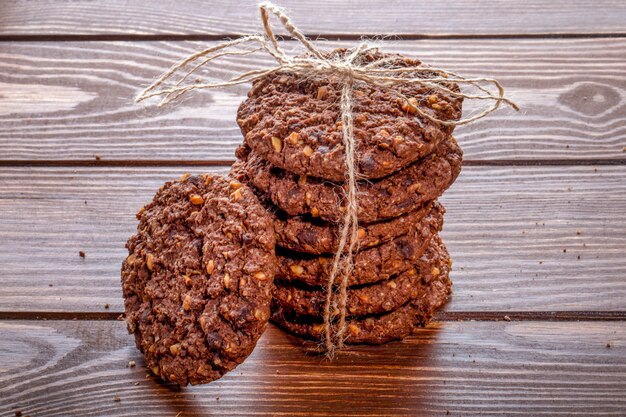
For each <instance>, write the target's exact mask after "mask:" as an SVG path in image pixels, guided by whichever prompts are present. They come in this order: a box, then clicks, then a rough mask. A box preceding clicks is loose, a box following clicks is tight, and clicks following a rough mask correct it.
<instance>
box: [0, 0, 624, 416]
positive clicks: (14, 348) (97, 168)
mask: <svg viewBox="0 0 626 417" xmlns="http://www.w3.org/2000/svg"><path fill="white" fill-rule="evenodd" d="M557 3H562V4H560V5H559V4H557ZM281 5H283V6H285V7H287V9H288V10H289V11H290V12H291V16H292V18H293V19H294V21H295V22H296V23H297V24H299V25H300V27H301V28H302V29H303V30H304V31H305V32H306V33H307V34H310V35H311V36H317V35H319V36H322V37H324V38H326V39H328V42H326V46H328V47H331V46H339V45H351V44H353V43H354V42H355V40H358V38H359V37H360V36H361V35H362V34H371V35H375V34H387V35H397V37H396V36H394V37H389V38H386V39H385V40H384V41H382V42H381V44H382V46H383V47H384V48H385V49H388V50H392V51H398V52H402V53H406V54H409V55H414V56H418V57H420V58H422V59H423V60H424V61H426V62H429V63H432V64H434V65H437V66H440V67H444V68H449V69H451V70H455V71H458V72H461V73H463V74H465V75H469V76H475V75H484V76H491V77H495V78H498V79H499V80H500V81H501V82H502V83H503V84H504V85H505V86H506V87H507V88H508V91H509V93H510V95H511V97H512V98H513V99H514V100H516V101H517V102H518V103H519V104H520V105H521V107H522V111H521V112H520V113H517V114H516V113H514V112H512V111H501V112H498V113H497V114H495V115H494V116H493V117H490V118H488V119H485V120H481V121H479V122H477V123H475V124H474V125H471V126H468V127H462V128H459V129H458V130H457V136H458V139H459V141H460V143H461V144H462V146H463V148H464V150H465V155H466V158H465V159H466V161H465V166H464V169H463V173H462V174H461V177H460V179H459V180H458V182H457V183H456V184H455V185H454V186H453V187H452V189H451V190H450V191H449V192H448V193H447V194H446V195H445V197H444V198H443V199H442V201H443V202H444V204H445V206H446V207H447V209H448V214H447V216H446V226H445V231H444V233H443V234H444V238H445V240H446V243H448V245H449V249H450V252H451V253H452V256H453V258H454V265H455V267H454V273H453V279H454V283H455V292H454V298H453V300H452V302H451V303H449V305H448V306H447V308H446V309H445V311H444V312H443V313H442V314H440V315H439V316H438V318H437V320H436V322H435V323H434V324H433V325H432V326H430V327H429V328H427V329H424V330H423V331H420V332H419V333H418V334H417V335H415V336H413V337H410V338H408V339H407V340H405V341H403V342H395V343H390V344H388V345H385V346H382V347H354V348H351V349H349V350H347V351H345V352H344V353H342V354H341V355H340V356H339V358H338V359H337V360H335V361H334V362H328V361H326V360H323V359H322V358H320V357H318V356H316V355H313V354H311V353H310V352H308V351H307V350H306V349H305V348H304V347H302V346H301V345H300V344H299V342H298V340H297V339H296V338H294V337H292V336H289V335H286V334H284V333H282V332H281V331H279V330H278V329H276V328H275V327H273V326H270V328H269V329H268V331H267V332H266V334H265V335H264V336H263V338H262V339H261V341H260V342H259V345H258V347H257V349H256V350H255V351H254V353H253V355H252V356H251V357H250V358H249V359H248V360H247V361H246V362H245V363H244V364H243V365H241V366H240V367H239V368H237V369H236V370H235V371H234V372H232V373H230V374H228V375H227V376H226V377H224V378H223V379H221V380H219V381H216V382H214V383H212V384H209V385H206V386H199V387H190V388H184V389H177V388H175V387H173V386H169V385H164V384H162V383H159V382H157V381H155V380H154V379H153V378H152V377H146V371H145V369H144V368H143V366H142V365H143V362H142V360H141V355H140V354H139V353H138V352H137V350H136V349H135V347H134V344H133V339H132V337H131V336H129V335H128V334H127V332H126V329H125V326H124V323H123V322H121V321H118V320H116V319H117V317H118V315H119V314H120V313H121V312H122V311H123V303H122V298H121V290H120V284H119V268H120V263H121V261H122V259H123V258H124V256H125V249H124V242H125V240H126V239H127V237H128V236H129V235H130V234H132V233H133V230H134V229H135V227H136V220H135V218H134V213H135V212H136V211H137V209H139V208H140V207H141V206H142V205H143V203H145V202H146V201H147V200H149V199H150V197H151V196H152V195H153V193H154V192H155V190H156V189H157V188H158V187H159V185H160V184H161V183H162V182H164V181H165V180H167V179H171V178H176V177H178V176H179V175H180V174H182V173H183V172H192V173H198V172H204V171H213V172H226V171H227V170H228V165H229V164H230V163H231V162H232V160H233V150H234V148H235V147H236V145H237V144H238V143H240V142H241V136H240V132H239V129H238V128H237V126H236V124H235V111H236V108H237V106H238V104H239V102H240V101H241V100H242V97H243V96H244V94H245V92H246V88H245V87H241V88H233V89H229V90H223V91H215V92H212V93H206V94H194V95H192V96H190V97H189V98H188V99H186V100H185V101H184V102H183V103H182V104H180V105H178V106H176V107H170V108H165V109H157V108H155V107H154V106H147V105H146V106H144V105H135V104H133V102H132V98H133V96H134V95H135V94H136V93H137V92H138V91H139V89H140V88H141V87H142V86H145V85H147V84H148V83H149V82H150V80H151V79H152V78H153V77H154V76H156V75H158V74H160V73H161V72H162V71H163V70H164V69H166V68H167V67H168V66H169V65H170V64H171V63H172V62H173V61H175V60H178V59H180V58H182V57H184V56H186V55H187V54H189V53H191V52H193V51H196V50H198V49H200V48H201V47H202V46H203V45H207V44H211V43H215V42H218V41H220V40H223V39H225V38H227V37H232V36H236V35H239V34H242V33H249V32H255V31H258V30H259V28H260V27H259V23H258V18H257V10H256V7H255V4H254V3H253V2H230V1H227V0H217V1H213V2H206V1H201V0H194V1H186V2H182V1H179V2H174V1H171V2H170V1H168V2H151V1H149V0H128V1H124V0H109V1H107V2H92V1H88V0H75V1H58V2H51V1H44V0H39V1H34V0H31V1H28V0H12V1H8V2H2V3H0V415H2V416H11V415H18V414H19V412H20V411H21V413H22V415H24V416H26V415H30V416H32V417H35V416H95V415H103V416H140V415H141V416H144V415H145V416H148V415H150V416H171V417H174V416H179V417H180V416H192V415H218V416H222V415H242V416H251V415H283V416H295V415H327V414H332V413H336V414H338V415H351V416H356V415H371V416H374V415H376V416H392V415H393V416H396V415H406V416H431V415H432V416H443V415H454V416H459V415H463V416H467V415H474V414H481V415H500V416H502V415H529V416H538V415H546V416H558V415H581V416H590V415H603V416H605V415H620V416H623V415H626V326H625V322H626V153H625V151H626V123H625V120H626V104H625V98H626V39H625V38H626V3H625V2H623V1H611V0H602V1H584V0H577V1H569V2H566V3H565V2H551V1H541V0H529V1H518V0H517V1H512V0H509V1H503V2H492V1H485V0H480V1H463V2H452V1H449V0H441V1H434V2H415V1H398V2H389V1H383V0H369V1H367V2H362V3H358V4H357V3H356V2H353V1H343V2H333V1H330V0H318V1H316V2H300V1H297V0H284V1H282V2H281ZM255 59H256V61H255V62H256V63H263V62H265V61H264V59H263V58H255ZM245 64H248V63H247V62H243V61H242V60H241V58H239V59H231V60H227V61H226V63H225V65H224V67H223V70H222V71H221V73H220V75H223V76H228V75H231V74H233V73H234V72H235V71H240V70H241V68H243V67H245ZM79 251H82V252H84V254H85V256H84V258H83V257H81V256H79ZM129 361H135V362H136V364H137V365H136V366H135V367H130V366H129Z"/></svg>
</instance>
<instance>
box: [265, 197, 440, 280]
mask: <svg viewBox="0 0 626 417" xmlns="http://www.w3.org/2000/svg"><path fill="white" fill-rule="evenodd" d="M442 226H443V208H442V206H441V205H439V204H438V205H436V206H432V207H431V209H430V212H429V213H428V214H427V215H426V217H424V218H423V219H422V221H421V222H420V223H419V224H417V225H416V227H415V229H414V230H413V231H411V233H409V234H406V235H403V236H400V237H397V238H395V239H393V240H390V241H389V242H387V243H384V244H382V245H380V246H376V247H373V248H370V249H366V250H364V251H361V252H357V253H356V254H355V255H354V270H353V272H352V274H351V275H350V277H349V278H348V279H349V285H351V286H352V285H360V284H367V283H373V282H378V281H382V280H385V279H388V278H390V277H392V276H394V275H397V274H400V273H402V272H404V271H406V270H407V269H409V268H411V267H412V266H413V265H415V263H416V262H417V260H418V259H419V258H420V257H421V256H422V254H423V253H424V251H425V250H426V248H427V247H428V245H429V243H430V241H431V239H432V238H433V236H435V235H436V234H437V233H438V232H439V231H441V228H442ZM276 252H277V253H276V255H277V256H276V257H277V260H278V270H277V276H280V277H281V279H282V280H283V281H286V282H289V281H297V282H301V283H304V284H307V285H325V284H326V283H327V282H328V278H329V276H330V271H331V269H332V263H333V257H332V255H328V256H310V255H307V254H302V253H297V252H291V251H287V250H284V249H281V248H277V251H276Z"/></svg>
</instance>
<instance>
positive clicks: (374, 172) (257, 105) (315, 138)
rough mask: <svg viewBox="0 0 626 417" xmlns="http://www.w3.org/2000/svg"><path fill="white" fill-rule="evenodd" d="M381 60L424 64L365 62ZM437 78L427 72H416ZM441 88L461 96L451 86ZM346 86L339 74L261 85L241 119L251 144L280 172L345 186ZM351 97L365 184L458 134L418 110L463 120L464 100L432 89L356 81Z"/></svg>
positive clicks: (283, 77)
mask: <svg viewBox="0 0 626 417" xmlns="http://www.w3.org/2000/svg"><path fill="white" fill-rule="evenodd" d="M344 52H345V51H342V50H339V51H334V52H332V53H331V54H343V53H344ZM382 58H385V59H387V60H388V61H387V64H386V65H385V67H386V68H400V67H407V66H408V65H409V64H410V65H419V64H420V63H419V61H417V60H412V59H408V58H404V57H402V56H399V55H391V54H382V53H380V52H372V53H369V54H367V55H366V56H364V57H363V59H362V61H363V62H364V63H371V62H373V61H375V60H379V59H382ZM433 75H435V74H434V73H432V72H426V71H421V72H415V73H413V74H412V76H414V77H426V76H429V77H432V76H433ZM443 85H444V86H445V87H446V88H448V89H450V90H452V91H458V86H456V85H455V84H453V83H450V82H446V83H443ZM341 87H342V84H341V83H340V80H339V78H337V77H334V76H324V77H309V78H306V79H304V78H303V77H301V76H298V75H294V74H289V73H275V74H272V75H269V76H267V77H266V78H264V79H262V80H259V81H257V82H255V83H254V85H253V87H252V89H251V90H250V92H249V93H248V98H247V100H245V101H244V102H243V103H242V104H241V106H240V107H239V111H238V115H237V121H238V123H239V126H240V128H241V131H242V133H243V135H244V137H245V141H246V143H247V144H248V146H250V147H251V148H252V149H254V151H255V152H256V153H257V154H258V155H260V156H261V157H262V158H263V159H266V160H268V161H270V162H271V164H272V165H274V166H277V167H280V168H283V169H285V170H287V171H290V172H294V173H296V174H300V175H313V176H316V177H319V178H324V179H327V180H331V181H337V182H339V181H343V180H344V179H345V153H344V146H343V143H342V137H343V134H342V127H341V123H340V120H341V116H340V112H339V109H340V96H341ZM399 94H402V95H404V96H405V97H407V98H408V99H409V100H410V102H407V101H406V100H404V99H401V98H400V97H399ZM352 96H353V112H352V113H353V119H354V136H355V139H356V148H357V149H358V155H359V156H358V172H359V175H360V176H361V177H362V178H369V179H372V178H380V177H384V176H386V175H389V174H391V173H392V172H395V171H397V170H399V169H401V168H403V167H404V166H406V165H408V164H410V163H411V162H413V161H415V160H417V159H419V158H421V157H423V156H425V155H428V154H430V153H431V152H432V151H433V149H434V148H435V147H436V146H437V144H438V143H439V142H441V141H442V140H443V139H444V138H446V137H447V136H448V135H450V133H451V132H452V128H450V127H447V126H444V125H442V124H440V123H436V122H432V121H430V120H429V119H427V118H424V117H422V116H420V115H418V114H417V112H416V110H415V108H416V106H417V107H419V108H420V110H422V111H424V112H426V113H427V114H429V115H430V116H431V117H436V118H439V119H441V120H456V119H459V118H460V116H461V105H462V99H461V98H458V97H454V96H453V95H452V94H450V93H444V92H443V91H441V90H437V91H434V90H433V89H431V88H430V87H421V86H417V85H408V84H404V85H402V86H398V87H392V88H391V89H389V88H386V89H385V88H380V87H376V86H374V85H372V84H367V83H364V82H357V83H355V85H354V88H353V94H352Z"/></svg>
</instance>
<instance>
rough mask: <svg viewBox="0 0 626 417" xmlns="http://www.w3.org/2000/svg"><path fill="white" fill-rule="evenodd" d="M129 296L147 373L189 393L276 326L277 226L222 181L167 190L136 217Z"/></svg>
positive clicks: (126, 286)
mask: <svg viewBox="0 0 626 417" xmlns="http://www.w3.org/2000/svg"><path fill="white" fill-rule="evenodd" d="M137 218H138V219H139V225H138V227H137V234H135V235H134V236H132V237H131V238H130V239H129V240H128V242H127V244H126V246H127V248H128V250H129V255H128V257H127V258H126V260H125V261H124V263H123V265H122V288H123V293H124V298H125V308H126V317H127V324H128V328H129V331H130V332H131V333H134V335H135V341H136V344H137V347H138V348H139V349H140V350H141V351H142V352H143V354H144V357H145V360H146V365H147V367H148V368H149V369H150V370H151V371H152V372H153V373H155V374H156V375H159V376H160V377H161V378H162V379H164V380H168V381H173V382H176V383H178V384H181V385H186V384H187V383H191V384H200V383H205V382H209V381H212V380H215V379H217V378H219V377H221V376H222V375H223V374H224V373H226V372H228V371H229V370H231V369H233V368H234V367H235V366H237V365H238V364H239V363H241V362H242V361H243V360H244V359H245V358H246V357H247V356H248V355H249V354H250V353H251V352H252V349H253V348H254V346H255V344H256V341H257V339H258V338H259V336H260V335H261V334H262V332H263V330H264V329H265V326H266V324H267V320H268V318H269V314H270V311H269V307H270V302H271V289H272V285H273V278H274V273H275V267H276V260H275V256H274V245H275V240H274V231H273V226H272V223H271V219H270V217H269V215H268V214H267V212H266V211H265V209H264V208H263V207H262V206H261V205H260V203H259V202H258V200H257V198H256V196H255V195H254V194H253V193H252V191H251V190H250V189H249V188H247V187H246V186H243V185H242V184H241V183H239V182H237V181H233V180H230V179H225V178H222V177H218V176H215V177H213V176H210V175H206V176H194V177H189V176H183V177H182V178H181V179H180V180H179V181H173V182H168V183H166V184H165V185H164V186H163V187H162V188H161V189H160V190H159V191H158V192H157V193H156V195H155V197H154V199H153V201H152V202H151V203H150V204H148V205H147V206H145V207H144V208H143V209H142V210H141V211H140V212H139V213H138V214H137Z"/></svg>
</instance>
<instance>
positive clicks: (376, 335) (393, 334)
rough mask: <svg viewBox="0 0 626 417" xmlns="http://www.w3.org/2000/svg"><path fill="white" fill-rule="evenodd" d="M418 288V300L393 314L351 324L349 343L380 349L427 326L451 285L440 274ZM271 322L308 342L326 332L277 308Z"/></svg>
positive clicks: (347, 336)
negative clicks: (385, 344)
mask: <svg viewBox="0 0 626 417" xmlns="http://www.w3.org/2000/svg"><path fill="white" fill-rule="evenodd" d="M418 287H419V288H418V292H419V294H420V296H418V298H416V299H415V300H412V301H410V302H408V303H407V304H405V305H403V306H402V307H400V308H398V309H397V310H395V311H392V312H391V313H387V314H383V315H380V316H371V317H367V318H364V319H352V320H348V322H347V326H348V327H347V331H346V342H348V343H366V344H372V345H379V344H382V343H386V342H389V341H391V340H396V339H403V338H404V337H406V336H408V335H410V334H411V333H413V331H415V330H416V329H417V328H418V327H421V326H425V325H426V324H428V322H429V321H430V319H431V318H432V316H433V314H434V313H435V311H437V309H439V308H440V307H441V306H442V305H444V304H445V303H446V302H447V301H448V299H449V297H450V293H451V290H452V282H451V281H450V279H449V277H448V276H447V274H445V273H440V274H439V275H438V276H437V277H436V278H433V279H432V280H431V281H430V282H428V283H425V282H421V283H419V284H418ZM271 320H272V322H273V323H275V324H277V325H278V326H280V327H282V328H283V329H285V330H287V331H289V332H291V333H294V334H296V335H298V336H301V337H305V338H309V339H319V338H320V337H321V336H322V334H323V332H324V325H323V324H322V323H320V322H319V321H312V320H308V321H307V320H302V317H299V316H295V315H293V314H290V313H289V312H287V311H285V309H283V308H282V307H280V306H277V305H276V304H274V305H273V308H272V317H271ZM317 320H319V319H317Z"/></svg>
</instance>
